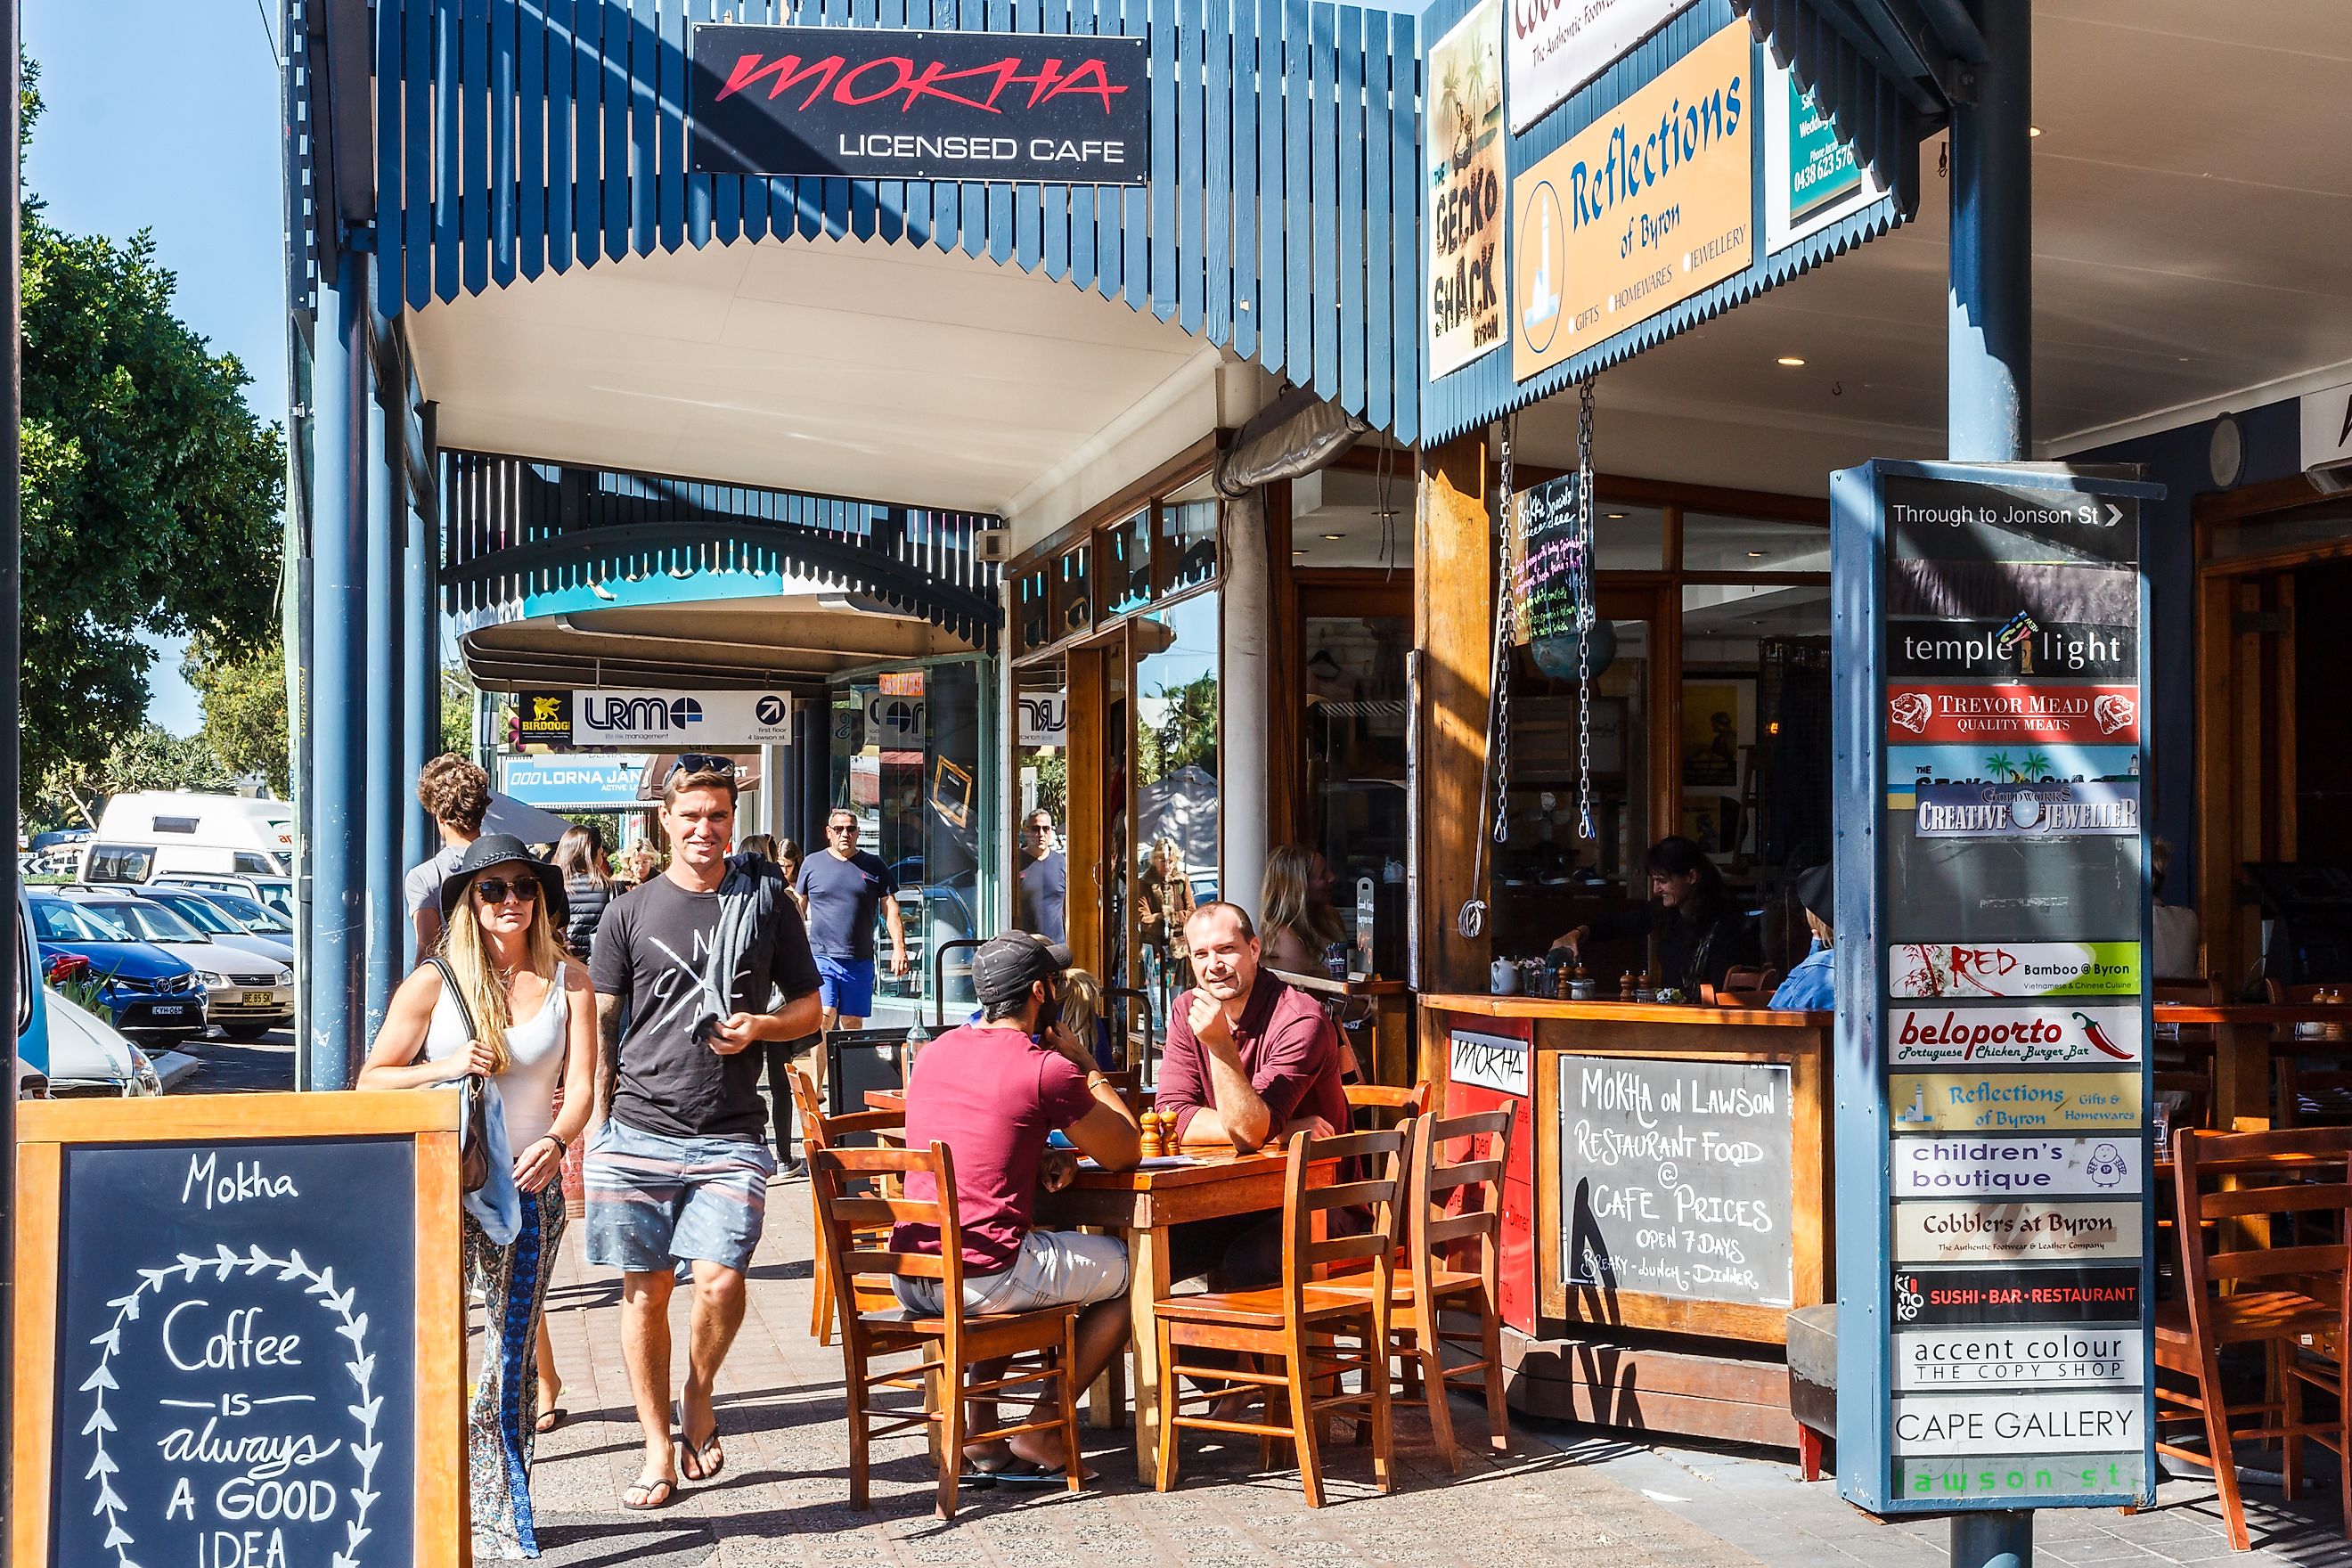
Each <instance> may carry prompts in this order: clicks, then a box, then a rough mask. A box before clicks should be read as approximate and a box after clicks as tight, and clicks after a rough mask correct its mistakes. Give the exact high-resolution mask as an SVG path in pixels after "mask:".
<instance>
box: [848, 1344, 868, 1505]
mask: <svg viewBox="0 0 2352 1568" xmlns="http://www.w3.org/2000/svg"><path fill="white" fill-rule="evenodd" d="M844 1359H845V1360H847V1361H848V1367H847V1373H848V1376H847V1378H846V1380H845V1383H846V1386H847V1388H848V1392H849V1506H850V1507H852V1508H858V1509H864V1508H872V1507H873V1506H874V1504H873V1500H871V1499H870V1498H869V1497H868V1496H867V1495H866V1398H867V1394H866V1363H864V1362H863V1361H862V1360H859V1359H856V1358H854V1357H850V1358H844Z"/></svg>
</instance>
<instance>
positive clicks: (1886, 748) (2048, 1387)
mask: <svg viewBox="0 0 2352 1568" xmlns="http://www.w3.org/2000/svg"><path fill="white" fill-rule="evenodd" d="M1831 488H1832V497H1833V499H1834V500H1835V504H1836V510H1837V512H1838V514H1839V515H1838V517H1837V519H1836V521H1837V522H1838V524H1839V525H1840V527H1841V528H1842V529H1843V530H1845V534H1844V536H1843V544H1842V546H1841V547H1840V548H1839V549H1838V551H1837V552H1836V554H1835V556H1834V558H1833V561H1832V583H1833V586H1832V594H1833V596H1834V597H1835V599H1836V601H1837V603H1838V604H1839V605H1840V606H1841V621H1840V625H1839V626H1838V650H1837V652H1838V658H1839V666H1840V667H1839V669H1838V681H1839V684H1840V687H1841V696H1840V702H1839V709H1838V715H1839V734H1838V738H1837V740H1836V742H1835V745H1836V748H1837V750H1838V752H1839V754H1840V757H1841V773H1840V785H1841V787H1840V791H1839V800H1838V807H1839V811H1840V821H1841V824H1842V825H1843V824H1846V823H1851V824H1853V826H1854V828H1855V829H1856V831H1854V832H1853V834H1851V835H1850V836H1849V842H1848V843H1847V845H1846V846H1845V847H1843V849H1842V851H1841V859H1840V863H1839V868H1838V887H1839V905H1838V907H1839V913H1840V917H1841V918H1840V920H1839V921H1838V926H1839V932H1838V934H1839V937H1840V941H1839V943H1838V950H1837V951H1838V954H1839V964H1840V967H1839V974H1838V986H1839V1001H1840V1004H1841V1006H1840V1016H1839V1029H1840V1037H1841V1042H1842V1046H1853V1047H1859V1048H1858V1049H1854V1050H1846V1049H1841V1052H1840V1061H1841V1068H1840V1070H1841V1073H1842V1075H1845V1076H1843V1077H1842V1079H1841V1086H1840V1100H1841V1103H1849V1104H1853V1105H1856V1106H1860V1107H1866V1108H1867V1109H1868V1110H1869V1111H1870V1114H1869V1115H1868V1116H1856V1117H1852V1118H1844V1119H1842V1121H1841V1127H1840V1131H1839V1147H1838V1150H1837V1160H1838V1165H1839V1169H1840V1171H1841V1173H1842V1179H1841V1184H1840V1190H1839V1194H1838V1197H1839V1213H1840V1218H1841V1227H1840V1229H1841V1251H1840V1257H1839V1268H1840V1270H1841V1274H1842V1277H1843V1278H1845V1279H1856V1280H1871V1281H1874V1282H1875V1283H1876V1289H1877V1290H1878V1294H1877V1297H1876V1300H1875V1303H1874V1306H1875V1309H1876V1310H1875V1311H1874V1312H1859V1313H1857V1314H1856V1321H1860V1322H1864V1323H1867V1324H1870V1325H1871V1330H1870V1331H1869V1332H1868V1333H1866V1334H1865V1335H1864V1342H1862V1343H1859V1344H1857V1345H1855V1346H1853V1347H1852V1348H1851V1351H1850V1352H1849V1351H1848V1350H1847V1349H1846V1348H1845V1347H1842V1355H1843V1354H1848V1353H1850V1354H1852V1355H1853V1357H1854V1358H1856V1359H1855V1360H1854V1362H1853V1366H1854V1369H1855V1370H1856V1372H1858V1373H1863V1374H1864V1375H1860V1376H1856V1377H1853V1378H1849V1377H1847V1376H1846V1375H1845V1368H1844V1367H1843V1365H1842V1367H1841V1378H1840V1384H1841V1406H1840V1413H1839V1430H1840V1436H1842V1437H1843V1436H1847V1434H1848V1432H1849V1426H1848V1422H1849V1419H1851V1420H1852V1422H1853V1426H1852V1427H1851V1431H1852V1433H1853V1436H1855V1437H1856V1438H1857V1439H1859V1441H1857V1442H1855V1443H1853V1444H1852V1445H1851V1446H1850V1447H1849V1451H1851V1452H1853V1453H1854V1454H1855V1455H1856V1456H1857V1458H1858V1459H1859V1460H1860V1462H1858V1463H1853V1464H1850V1465H1848V1466H1845V1467H1843V1468H1842V1470H1841V1473H1840V1482H1839V1484H1840V1489H1841V1491H1842V1493H1843V1495H1844V1496H1845V1497H1847V1498H1848V1500H1852V1501H1853V1502H1856V1503H1858V1504H1860V1505H1861V1506H1863V1507H1864V1508H1867V1509H1870V1510H1874V1511H1876V1512H1880V1513H1901V1512H1906V1511H1915V1510H1937V1511H1946V1510H1951V1509H1953V1508H1955V1507H1970V1506H1975V1507H2000V1508H2030V1507H2051V1506H2103V1505H2111V1504H2117V1503H2126V1502H2132V1501H2136V1500H2141V1499H2142V1498H2143V1496H2144V1495H2145V1494H2147V1492H2148V1490H2149V1489H2150V1488H2151V1487H2152V1485H2153V1483H2154V1480H2155V1475H2156V1472H2155V1469H2154V1456H2153V1447H2152V1437H2151V1432H2150V1427H2149V1422H2148V1407H2149V1394H2148V1385H2147V1364H2148V1361H2149V1356H2148V1353H2147V1347H2148V1310H2149V1309H2148V1301H2149V1298H2150V1293H2151V1290H2152V1287H2153V1275H2152V1265H2151V1262H2150V1255H2151V1250H2152V1248H2151V1245H2150V1240H2149V1237H2150V1235H2151V1224H2152V1222H2151V1219H2150V1216H2149V1212H2148V1196H2149V1192H2150V1184H2151V1180H2152V1165H2153V1160H2152V1156H2153V1152H2154V1151H2153V1148H2152V1145H2151V1143H2150V1142H2149V1137H2148V1132H2147V1108H2148V1104H2149V1098H2150V1097H2149V1092H2148V1079H2147V1072H2148V1060H2147V1050H2146V1048H2145V1045H2146V1041H2147V1038H2148V1035H2149V1030H2148V1027H2147V999H2148V998H2147V966H2146V964H2145V963H2144V962H2143V959H2142V953H2143V946H2144V943H2145V942H2146V941H2147V930H2146V927H2147V889H2146V876H2145V865H2146V838H2147V831H2148V829H2147V816H2146V807H2147V805H2148V802H2147V800H2146V798H2145V797H2144V795H2143V790H2144V788H2145V784H2144V781H2145V779H2146V777H2147V768H2146V766H2145V748H2144V737H2143V733H2142V730H2141V726H2140V716H2141V714H2142V712H2143V711H2144V709H2145V704H2144V701H2143V692H2142V689H2141V672H2142V671H2143V670H2144V669H2145V668H2146V656H2145V649H2144V646H2143V633H2142V625H2141V616H2142V605H2143V603H2144V599H2145V593H2144V588H2143V584H2142V579H2141V574H2140V565H2139V546H2140V540H2139V505H2140V500H2142V499H2143V498H2144V497H2145V496H2147V495H2148V494H2150V493H2156V492H2154V489H2153V487H2149V486H2147V485H2144V484H2139V483H2137V482H2135V481H2131V480H2126V479H2113V478H2108V477H2106V474H2105V472H2103V473H2102V474H2100V475H2097V476H2089V475H2078V474H2074V473H2070V472H2068V471H2066V470H2065V469H2063V468H2060V467H2058V466H2055V465H1968V466H1963V465H1958V464H1897V463H1874V464H1871V465H1868V466H1866V467H1864V468H1858V469H1850V470H1848V471H1846V472H1844V473H1841V474H1838V475H1836V476H1834V477H1833V479H1832V487H1831ZM1857 686H1860V687H1862V688H1863V689H1861V690H1859V691H1857V689H1856V687H1857ZM1865 1215H1874V1216H1876V1217H1877V1219H1878V1221H1879V1223H1877V1224H1872V1223H1869V1222H1868V1221H1867V1220H1865V1219H1864V1216H1865ZM1848 1270H1851V1271H1852V1272H1847V1271H1848ZM1873 1374H1874V1375H1873ZM1849 1383H1852V1384H1853V1387H1852V1388H1851V1389H1850V1390H1849V1389H1848V1388H1847V1384H1849ZM1849 1409H1851V1410H1852V1411H1853V1414H1852V1415H1851V1416H1849V1415H1848V1411H1849ZM1864 1456H1868V1457H1867V1458H1864ZM1986 1477H1993V1478H1995V1480H1993V1481H1987V1480H1985V1478H1986ZM1955 1478H1962V1479H1966V1480H1968V1481H1969V1487H1968V1488H1967V1489H1958V1490H1956V1489H1955V1480H1954V1479H1955Z"/></svg>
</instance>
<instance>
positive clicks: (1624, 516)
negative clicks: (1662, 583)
mask: <svg viewBox="0 0 2352 1568" xmlns="http://www.w3.org/2000/svg"><path fill="white" fill-rule="evenodd" d="M1665 563H1666V524H1665V515H1664V513H1663V512H1661V511H1660V510H1658V509H1657V508H1656V507H1654V506H1627V505H1624V504H1622V502H1612V501H1607V500H1604V501H1601V503H1600V504H1599V506H1598V507H1597V508H1596V509H1595V510H1594V511H1593V514H1592V564H1593V568H1594V570H1596V571H1601V572H1656V571H1659V570H1662V569H1663V568H1664V566H1665Z"/></svg>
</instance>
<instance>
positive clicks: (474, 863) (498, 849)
mask: <svg viewBox="0 0 2352 1568" xmlns="http://www.w3.org/2000/svg"><path fill="white" fill-rule="evenodd" d="M509 864H511V865H512V866H513V867H515V868H517V869H518V870H521V871H527V872H529V873H530V875H531V876H532V877H534V878H536V879H538V881H539V901H540V903H541V906H542V907H544V908H545V910H546V911H547V917H548V919H550V920H551V921H554V922H555V924H556V928H557V930H558V931H561V930H562V926H563V923H564V921H566V920H567V919H568V918H569V915H570V903H569V900H566V899H565V898H564V896H563V876H562V873H561V872H559V871H558V870H556V868H554V867H552V866H550V865H548V864H547V863H546V862H545V861H543V860H535V859H533V858H531V853H530V850H529V849H527V848H525V847H523V842H522V840H521V839H520V838H517V837H514V836H513V835H512V834H508V833H485V834H483V835H482V836H481V837H479V838H477V839H475V840H474V841H473V842H472V843H471V844H468V845H467V846H466V852H465V853H464V854H463V855H460V856H458V857H457V868H456V869H454V870H452V871H451V872H450V873H449V874H448V875H447V876H446V877H444V878H442V879H441V918H442V919H443V920H445V921H446V920H447V919H448V918H449V917H450V915H452V914H453V913H455V912H456V910H457V906H458V905H459V904H461V903H463V902H465V900H466V894H467V890H468V889H471V888H472V887H473V885H474V879H475V878H477V877H478V876H480V875H481V874H482V873H483V872H485V871H488V869H490V868H492V867H493V866H506V865H509Z"/></svg>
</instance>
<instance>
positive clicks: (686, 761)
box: [662, 752, 735, 784]
mask: <svg viewBox="0 0 2352 1568" xmlns="http://www.w3.org/2000/svg"><path fill="white" fill-rule="evenodd" d="M680 773H724V774H726V775H727V776H728V777H729V778H730V779H731V778H733V777H734V776H735V759H734V758H732V757H714V756H711V755H710V754H709V752H679V753H678V754H677V761H676V762H674V763H671V764H670V765H669V778H666V779H664V780H663V781H662V782H663V783H664V784H667V783H668V782H669V779H674V778H676V777H677V775H678V774H680Z"/></svg>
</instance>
